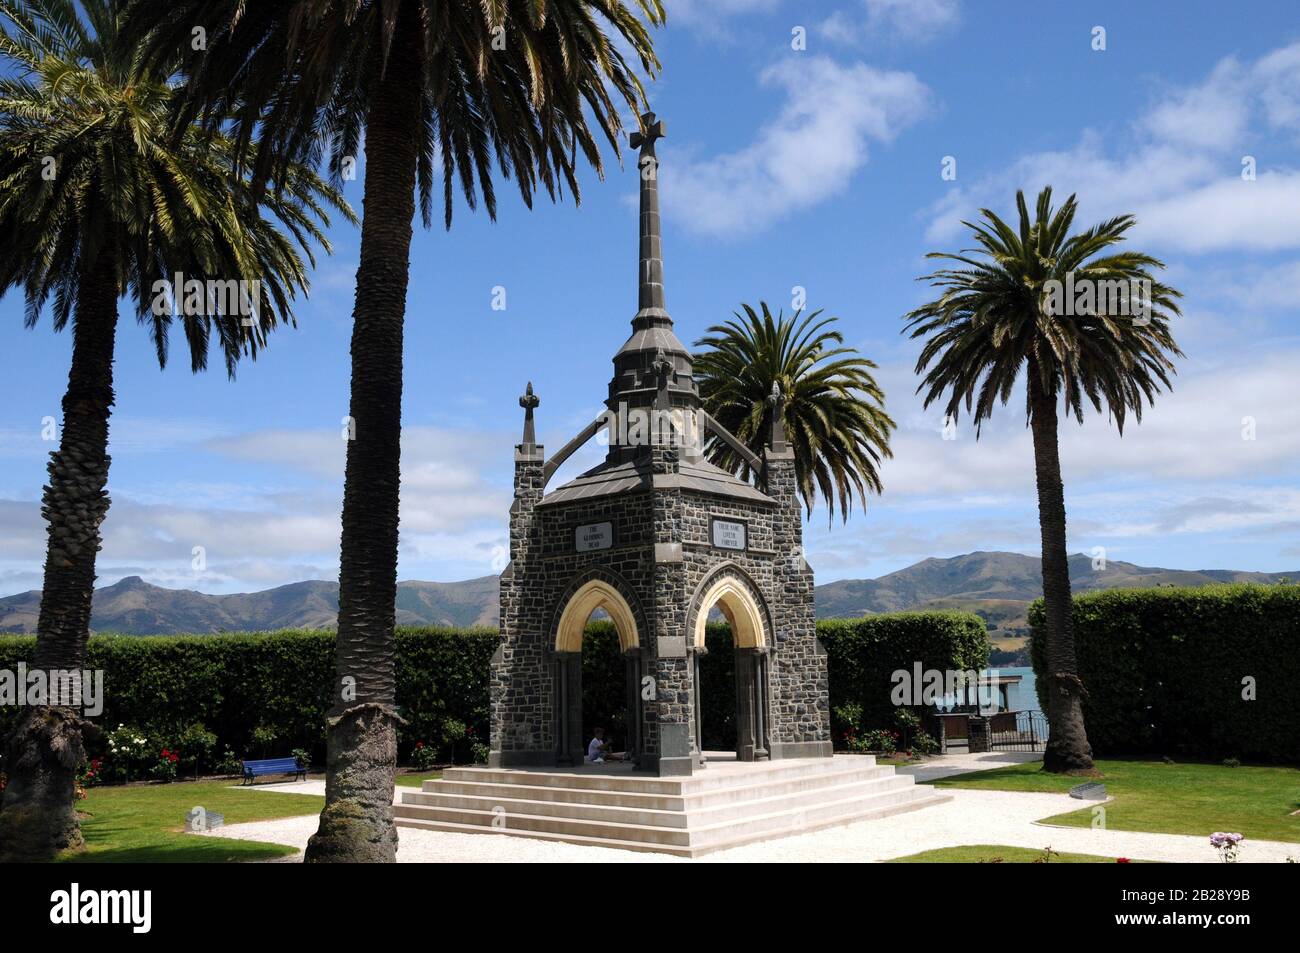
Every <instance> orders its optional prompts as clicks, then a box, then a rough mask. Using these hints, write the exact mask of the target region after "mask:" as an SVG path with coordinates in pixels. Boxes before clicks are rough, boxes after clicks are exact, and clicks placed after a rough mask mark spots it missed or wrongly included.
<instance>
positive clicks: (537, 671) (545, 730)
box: [488, 445, 555, 766]
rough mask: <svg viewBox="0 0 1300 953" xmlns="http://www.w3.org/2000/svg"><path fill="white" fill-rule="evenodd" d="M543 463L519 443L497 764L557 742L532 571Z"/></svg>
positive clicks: (494, 736) (500, 657)
mask: <svg viewBox="0 0 1300 953" xmlns="http://www.w3.org/2000/svg"><path fill="white" fill-rule="evenodd" d="M543 465H544V455H543V448H542V447H541V446H540V445H535V446H528V445H521V446H520V447H518V448H516V450H515V487H514V495H515V499H514V503H513V504H512V505H511V507H510V563H509V565H507V566H506V569H505V571H504V572H503V573H502V574H501V644H500V645H499V646H498V647H497V651H496V653H495V654H494V655H493V657H492V666H491V676H490V682H489V689H488V691H489V699H490V704H491V718H490V722H489V726H490V743H489V750H490V752H491V753H490V755H489V759H490V762H491V763H494V765H496V766H499V765H501V764H502V763H503V753H509V754H507V755H506V757H505V760H506V761H512V762H513V763H524V764H527V763H534V764H544V763H546V762H547V760H548V757H549V753H550V752H551V751H552V750H553V749H554V745H555V739H554V734H553V726H552V723H551V718H550V714H551V710H552V709H551V691H552V682H553V679H552V678H551V675H550V669H549V667H550V664H551V659H550V656H551V653H550V651H549V646H548V645H547V641H546V632H545V621H544V616H543V614H542V611H541V610H542V609H543V604H542V602H541V599H542V598H543V595H542V594H540V593H538V592H537V587H536V585H535V582H534V580H533V578H532V573H531V567H532V566H533V564H534V563H535V562H536V561H537V560H538V559H539V558H540V555H541V554H540V540H539V539H538V534H537V532H536V527H535V521H534V518H533V514H534V509H535V507H536V506H537V504H538V503H539V502H541V499H542V492H543V486H544V478H543V475H542V471H543ZM515 755H519V757H514V756H515Z"/></svg>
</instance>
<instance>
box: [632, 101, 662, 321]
mask: <svg viewBox="0 0 1300 953" xmlns="http://www.w3.org/2000/svg"><path fill="white" fill-rule="evenodd" d="M641 128H642V130H643V131H641V132H634V133H632V135H631V136H630V137H629V138H628V142H629V143H630V144H631V146H632V148H633V149H640V150H641V155H640V156H639V157H638V158H637V169H638V171H639V173H640V178H641V264H640V271H639V272H638V279H637V309H638V310H637V313H636V318H635V319H634V320H633V322H632V326H633V327H634V328H636V329H638V330H640V329H641V328H646V327H654V326H656V325H660V326H666V327H672V319H671V318H669V317H668V311H667V310H666V309H665V307H664V252H663V243H662V239H661V234H660V227H659V157H658V156H657V155H655V142H656V141H657V140H659V139H662V138H663V136H664V123H663V120H662V119H656V118H655V114H654V113H646V114H645V115H644V116H642V117H641Z"/></svg>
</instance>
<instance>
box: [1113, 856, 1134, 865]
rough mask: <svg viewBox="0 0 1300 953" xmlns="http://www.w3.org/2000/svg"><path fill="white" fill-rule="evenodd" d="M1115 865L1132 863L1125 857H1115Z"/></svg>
mask: <svg viewBox="0 0 1300 953" xmlns="http://www.w3.org/2000/svg"><path fill="white" fill-rule="evenodd" d="M1115 863H1117V864H1128V863H1132V861H1130V860H1129V859H1128V858H1127V857H1116V858H1115Z"/></svg>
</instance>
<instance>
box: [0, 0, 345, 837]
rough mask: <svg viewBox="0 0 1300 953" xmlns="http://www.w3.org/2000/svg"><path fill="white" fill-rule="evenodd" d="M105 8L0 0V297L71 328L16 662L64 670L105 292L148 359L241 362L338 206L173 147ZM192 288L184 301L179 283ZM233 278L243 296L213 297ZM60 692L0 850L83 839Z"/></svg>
mask: <svg viewBox="0 0 1300 953" xmlns="http://www.w3.org/2000/svg"><path fill="white" fill-rule="evenodd" d="M122 6H123V4H122V3H120V2H117V0H85V2H82V3H80V4H78V3H76V2H74V0H0V27H2V28H3V29H2V31H0V55H2V56H3V57H4V59H5V60H7V61H8V63H7V65H8V67H9V69H8V70H7V72H6V75H5V76H4V78H2V79H0V294H3V293H4V292H6V291H8V290H10V289H12V288H21V289H22V293H23V295H24V297H25V299H26V323H27V325H28V326H29V327H31V326H34V325H35V324H36V322H37V320H38V318H39V316H40V313H41V311H42V310H43V309H44V306H45V304H46V303H47V302H49V301H50V298H51V297H53V303H52V311H53V324H54V328H55V330H62V329H63V328H65V327H66V326H68V324H69V323H71V325H72V336H73V349H72V366H71V370H70V371H69V374H68V388H67V392H66V394H65V395H64V398H63V426H62V432H61V435H60V442H59V448H58V450H56V451H54V452H53V453H52V454H51V455H50V462H49V466H48V469H49V483H48V484H47V486H46V487H45V493H44V503H43V506H42V513H43V515H44V516H45V519H46V522H47V524H48V534H49V542H48V548H47V551H46V558H45V576H44V586H43V590H42V595H41V608H40V616H39V620H38V623H37V642H36V652H35V658H34V660H33V665H34V668H37V669H42V670H45V671H53V670H77V671H79V670H81V669H82V668H83V667H84V665H85V660H86V643H87V637H88V634H89V624H90V609H91V596H92V593H93V591H94V583H95V556H96V553H97V552H98V550H99V548H100V531H99V530H100V524H101V523H102V522H103V519H104V517H105V515H106V513H107V511H108V505H109V499H108V494H107V493H106V492H105V486H106V484H107V480H108V469H109V457H108V454H107V446H108V421H109V415H110V413H111V411H112V406H113V400H114V394H113V354H114V344H115V339H116V332H117V321H118V299H119V298H120V297H122V296H123V294H128V293H129V294H130V295H131V297H132V298H133V300H134V303H135V305H136V310H137V316H138V319H139V320H140V322H141V323H142V324H143V325H144V326H145V327H146V328H147V329H148V331H149V333H150V336H151V337H152V339H153V345H154V347H155V349H156V352H157V357H158V361H159V364H160V365H162V364H165V362H166V358H167V343H168V333H169V329H170V327H171V325H172V323H173V321H175V320H180V321H181V322H182V326H183V330H184V333H185V337H186V340H187V342H188V343H189V349H190V365H191V368H192V369H193V370H195V371H198V370H200V369H202V368H203V367H204V366H205V365H206V362H207V353H208V346H209V342H210V339H211V337H212V335H213V334H215V335H216V337H217V345H218V347H219V348H220V349H221V351H222V353H223V354H224V358H225V362H226V369H227V372H228V373H229V374H230V375H231V376H232V377H233V375H234V368H235V364H236V362H237V361H238V359H239V358H240V357H241V355H242V354H244V353H248V354H250V355H253V356H255V355H256V352H257V349H258V348H259V347H260V346H261V345H262V344H264V343H265V338H266V335H267V333H268V332H269V331H271V330H272V329H273V328H274V327H276V325H277V324H279V323H281V322H283V321H292V320H293V315H292V312H291V310H290V303H291V301H292V299H293V298H294V297H295V295H296V293H297V291H298V290H302V291H304V292H305V291H306V287H307V286H306V266H305V265H304V263H303V261H302V259H301V258H300V257H299V255H298V252H297V248H296V247H295V246H296V245H300V246H301V247H302V249H303V250H304V251H305V252H306V254H307V256H308V258H309V259H311V249H310V243H311V242H319V243H320V244H321V245H322V246H323V247H325V248H326V249H328V244H327V243H326V241H325V238H324V235H323V233H322V232H321V230H320V225H318V222H319V223H323V224H324V225H328V217H327V215H326V212H325V209H324V207H323V205H328V206H333V207H334V208H337V209H339V210H340V211H341V212H342V213H343V214H344V216H345V217H348V218H352V217H353V216H352V212H351V210H350V209H349V208H348V207H347V206H346V204H344V203H343V201H342V198H341V197H340V196H339V194H338V193H337V192H336V191H335V190H334V189H333V188H331V187H329V186H327V185H326V184H325V183H324V182H323V181H321V180H320V179H319V178H318V177H317V176H316V175H315V173H313V172H311V171H309V170H308V169H305V168H302V167H299V166H296V165H295V166H291V167H288V168H287V169H286V170H285V172H284V174H283V176H282V177H281V179H280V180H279V182H278V183H277V185H278V186H279V188H278V189H277V190H276V191H275V192H274V193H265V194H264V195H263V196H262V197H261V199H258V198H256V197H255V196H254V194H253V191H252V189H251V183H250V182H248V181H243V180H240V179H238V178H236V177H235V176H234V173H235V163H234V161H233V157H234V145H233V143H232V142H231V141H230V140H228V139H226V138H225V137H223V136H220V135H206V134H200V130H198V129H197V128H189V129H186V130H184V131H183V134H182V135H181V136H180V137H179V138H175V137H174V135H173V128H174V119H173V116H174V106H175V98H176V97H175V92H174V90H173V88H172V87H171V86H170V85H169V84H168V79H169V74H170V70H169V69H166V68H163V69H161V70H154V69H148V68H145V67H144V66H143V65H142V63H141V62H140V60H139V57H138V56H137V55H136V53H137V51H136V50H134V49H133V48H132V47H131V45H130V44H129V43H127V42H125V40H124V37H123V36H122V34H121V33H120V31H119V27H120V26H121V8H122ZM79 10H80V11H82V13H81V14H79V12H78V11H79ZM82 16H84V19H82ZM264 209H265V210H266V211H269V212H270V214H271V215H272V216H274V218H275V219H276V220H278V222H279V223H280V225H282V226H283V228H284V230H285V232H287V233H288V235H286V234H285V233H284V232H281V231H280V230H279V228H277V226H276V225H275V224H273V223H272V221H271V220H269V219H268V218H263V217H262V211H263V210H264ZM289 236H292V237H289ZM177 272H180V273H181V274H182V275H183V276H184V277H185V280H186V281H187V282H190V281H198V282H207V281H208V280H213V281H218V280H220V281H222V282H223V284H222V285H221V286H219V287H218V286H214V294H213V296H212V298H211V299H209V298H208V295H207V293H206V288H207V286H206V284H205V285H203V286H183V287H182V289H180V290H179V291H177V296H178V297H179V298H180V300H179V302H177V301H175V300H174V299H169V297H168V295H167V294H166V293H164V292H167V291H169V290H170V289H169V286H170V285H171V283H172V281H173V278H174V276H175V274H176V273H177ZM227 281H233V282H235V284H234V285H233V286H230V285H227V284H225V282H227ZM241 281H243V282H247V284H244V285H242V286H241V285H239V282H241ZM157 282H162V283H163V284H162V285H157V284H156V283H157ZM252 282H257V284H252ZM200 287H202V289H203V291H204V293H203V294H201V295H198V296H197V298H195V297H191V298H190V299H188V300H187V298H186V297H185V294H184V293H185V291H186V290H187V288H188V289H189V290H197V289H198V288H200ZM232 288H233V289H242V290H243V291H244V292H245V293H246V298H240V297H239V294H238V291H235V297H233V298H231V297H229V296H228V294H227V289H232ZM218 290H219V291H220V292H221V294H220V297H219V298H218V296H217V294H216V292H217V291H218ZM199 300H201V301H202V304H203V307H202V308H200V309H199V310H201V311H203V312H205V313H201V314H193V313H191V312H190V310H189V309H187V304H193V303H197V302H198V301H199ZM209 301H210V302H211V304H213V305H216V307H215V308H213V307H208V305H209ZM177 303H179V305H180V309H181V313H180V314H179V315H174V314H173V311H174V310H175V305H176V304H177ZM241 310H242V312H243V313H241ZM51 701H56V700H54V699H51ZM58 701H61V702H62V703H63V704H59V705H55V706H53V707H40V708H31V709H29V710H28V711H27V712H26V714H25V717H24V718H23V719H22V721H21V722H20V724H19V726H18V727H17V729H16V731H15V732H14V733H13V735H12V736H11V738H10V743H9V748H8V758H7V770H8V775H9V784H8V787H7V788H6V789H5V792H4V810H3V811H2V812H0V853H3V854H4V855H5V856H6V857H9V858H14V857H31V858H36V857H46V856H49V855H50V854H51V853H52V852H53V851H56V850H58V849H60V848H63V847H76V846H79V845H80V844H81V842H82V840H81V833H80V830H79V827H78V824H77V817H76V813H75V811H74V810H73V794H74V782H75V771H76V769H77V767H78V765H79V764H80V762H81V760H82V757H83V753H84V752H83V745H82V733H81V729H82V725H83V722H82V721H81V719H80V718H79V717H78V716H77V714H76V712H75V710H74V709H73V708H72V707H70V706H68V705H67V701H68V700H67V699H61V700H58Z"/></svg>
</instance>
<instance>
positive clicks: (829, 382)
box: [695, 301, 894, 522]
mask: <svg viewBox="0 0 1300 953" xmlns="http://www.w3.org/2000/svg"><path fill="white" fill-rule="evenodd" d="M741 308H742V309H743V311H744V315H743V316H742V315H741V313H740V312H739V311H737V312H734V314H735V316H736V320H734V321H727V322H726V323H725V324H719V325H715V326H713V327H711V328H709V329H708V331H707V332H706V334H707V335H710V336H707V337H703V338H701V339H700V340H698V341H696V342H695V346H696V347H707V348H709V350H707V351H703V352H701V353H699V354H697V355H696V356H695V378H696V380H697V381H698V382H699V386H700V399H701V401H702V403H703V405H704V409H705V411H707V412H708V414H709V416H711V417H713V419H714V420H716V421H718V422H719V423H720V424H722V425H723V426H724V427H726V428H727V429H728V430H730V431H731V432H732V433H733V434H735V435H736V436H737V437H739V438H740V440H741V442H743V443H744V444H745V445H746V446H747V447H749V449H750V450H751V451H752V452H753V453H755V454H756V455H759V456H761V455H762V453H763V446H764V444H766V442H767V439H768V435H769V434H770V433H771V414H772V412H773V408H774V407H775V404H774V403H773V402H771V401H769V400H768V396H769V395H770V394H771V393H772V388H773V386H774V385H775V386H777V387H779V388H780V390H781V393H782V394H784V395H785V398H786V400H785V415H784V417H785V419H784V423H785V430H786V434H787V435H788V440H789V444H790V449H791V450H793V451H794V467H795V481H796V484H797V485H798V488H799V495H800V496H801V497H802V498H803V503H804V508H805V509H806V510H807V512H808V514H809V515H810V516H811V515H812V510H813V504H814V503H815V502H816V500H817V498H818V496H819V495H820V496H821V498H822V499H824V500H825V501H826V508H827V510H828V513H827V521H828V522H831V521H833V520H834V517H835V505H836V502H838V503H839V507H840V515H841V518H842V519H844V520H847V519H848V516H849V512H850V511H851V510H852V508H853V497H854V493H855V492H856V494H857V497H858V499H859V500H861V502H862V505H863V506H864V507H865V506H866V504H867V492H868V491H870V492H872V493H880V492H881V490H882V489H883V486H882V485H881V482H880V474H879V472H878V468H879V466H880V462H881V459H882V458H883V457H890V456H893V454H892V453H891V451H890V449H889V435H890V432H891V431H892V430H893V429H894V421H893V420H891V419H890V417H889V415H888V414H886V413H885V394H884V392H883V391H882V390H881V389H880V387H879V386H878V385H877V384H876V380H875V378H874V377H872V376H871V371H872V370H873V369H874V368H875V366H876V365H875V364H874V363H872V362H871V361H869V360H867V359H866V358H864V357H862V356H860V355H859V354H858V352H857V351H856V350H855V349H853V348H851V347H845V346H844V338H843V336H842V335H841V334H840V332H839V331H836V330H833V329H831V325H832V324H834V323H835V322H836V321H837V320H838V318H833V317H832V318H821V313H822V312H821V311H814V312H812V313H811V314H808V315H806V316H802V319H801V315H803V312H802V310H800V311H796V312H795V313H794V314H793V315H791V316H790V317H789V318H785V317H783V316H782V315H781V314H780V313H778V314H777V316H776V317H775V318H774V317H773V316H772V312H771V311H769V310H768V307H767V304H766V302H761V301H760V302H759V308H760V310H761V311H762V316H761V317H760V316H759V314H758V313H757V312H755V311H754V309H753V308H751V307H750V306H749V305H747V304H742V305H741ZM819 318H821V320H818V319H819ZM705 450H706V452H707V454H708V456H709V459H710V460H712V461H713V462H714V463H715V464H717V465H718V466H719V467H721V468H722V469H724V470H726V471H727V472H728V473H740V474H742V477H743V478H744V479H749V476H750V473H749V468H748V465H747V464H746V463H745V460H744V458H742V457H741V456H740V454H738V453H736V451H735V450H733V449H732V448H730V447H729V446H727V445H726V444H725V443H724V442H722V441H721V440H719V439H717V438H716V437H710V438H709V442H708V444H707V445H706V447H705Z"/></svg>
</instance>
